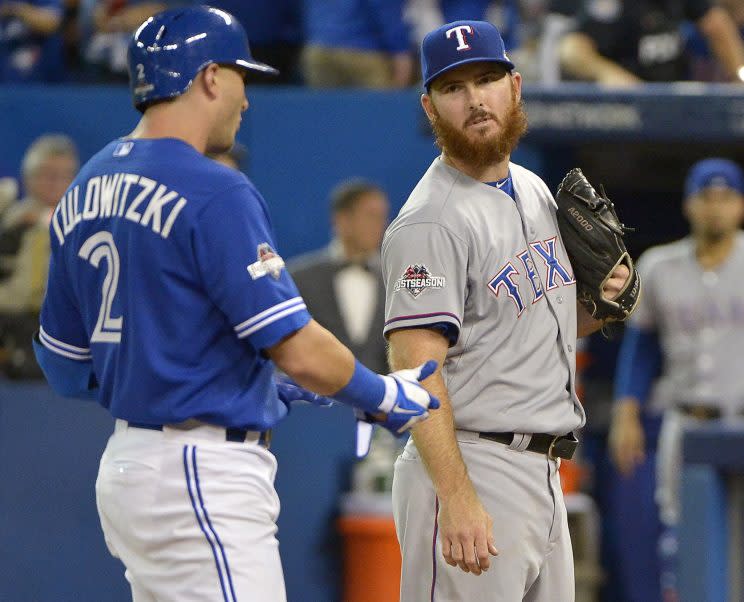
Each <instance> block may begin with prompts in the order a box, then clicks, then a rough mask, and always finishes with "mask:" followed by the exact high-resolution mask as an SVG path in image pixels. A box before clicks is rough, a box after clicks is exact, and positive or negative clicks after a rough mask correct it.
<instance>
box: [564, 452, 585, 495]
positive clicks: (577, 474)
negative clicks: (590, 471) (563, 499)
mask: <svg viewBox="0 0 744 602" xmlns="http://www.w3.org/2000/svg"><path fill="white" fill-rule="evenodd" d="M585 474H586V469H585V468H584V467H583V466H581V464H579V463H578V462H575V461H574V460H561V467H560V469H559V470H558V475H559V476H560V477H561V489H563V493H577V492H578V491H579V490H580V489H581V483H582V481H583V480H584V476H585Z"/></svg>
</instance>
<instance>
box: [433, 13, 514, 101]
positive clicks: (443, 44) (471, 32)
mask: <svg viewBox="0 0 744 602" xmlns="http://www.w3.org/2000/svg"><path fill="white" fill-rule="evenodd" d="M477 61H490V62H494V63H500V64H501V65H504V67H506V68H507V69H508V70H509V71H511V70H512V69H514V63H512V62H511V60H509V57H508V56H507V54H506V50H505V48H504V40H502V39H501V34H500V33H499V30H498V29H496V27H494V26H493V25H492V24H491V23H487V22H486V21H454V22H452V23H447V24H446V25H442V26H441V27H440V28H439V29H435V30H434V31H430V32H429V33H427V34H426V37H424V41H423V42H421V73H422V77H423V80H424V87H425V88H426V89H427V90H428V89H429V84H431V82H432V80H433V79H434V78H436V77H439V76H440V75H442V73H445V72H446V71H449V70H450V69H453V68H455V67H459V66H460V65H464V64H465V63H475V62H477Z"/></svg>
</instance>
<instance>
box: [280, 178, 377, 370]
mask: <svg viewBox="0 0 744 602" xmlns="http://www.w3.org/2000/svg"><path fill="white" fill-rule="evenodd" d="M389 212H390V204H389V202H388V199H387V196H386V195H385V193H384V191H383V190H382V189H381V188H379V187H378V186H376V185H375V184H372V183H371V182H368V181H366V180H360V179H354V180H345V181H343V182H341V183H340V184H338V186H336V187H335V188H334V189H333V191H332V192H331V213H332V216H333V231H334V238H333V240H332V241H331V243H330V244H329V245H328V246H327V247H325V248H323V249H320V250H319V251H315V252H312V253H308V254H307V255H303V256H301V257H299V258H297V259H296V260H295V261H294V262H292V263H291V264H290V265H289V270H290V273H291V274H292V277H293V278H294V281H295V283H296V284H297V287H298V288H299V289H300V293H301V294H302V297H303V298H304V299H305V303H306V304H307V306H308V308H309V310H310V311H311V312H312V315H313V316H314V318H315V319H316V320H317V321H318V322H319V323H320V324H322V325H323V326H324V327H325V328H327V329H328V330H330V331H331V332H332V333H334V334H335V335H336V336H337V337H338V338H339V340H341V341H342V342H343V343H344V344H345V345H347V346H348V347H349V349H351V350H352V351H353V352H354V354H355V355H356V356H357V357H358V358H359V360H360V361H361V362H363V363H364V364H366V365H367V366H369V367H370V368H371V369H373V370H378V371H383V372H385V371H386V369H387V359H386V357H385V340H384V339H383V337H382V329H383V323H384V307H385V305H384V304H385V289H384V286H383V283H382V276H381V270H380V256H379V253H380V243H381V241H382V236H383V234H384V232H385V228H386V226H387V224H388V216H389Z"/></svg>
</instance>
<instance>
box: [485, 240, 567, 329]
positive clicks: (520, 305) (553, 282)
mask: <svg viewBox="0 0 744 602" xmlns="http://www.w3.org/2000/svg"><path fill="white" fill-rule="evenodd" d="M556 244H557V237H555V236H554V237H553V238H549V239H547V240H539V241H535V242H531V243H530V244H529V249H525V250H524V251H522V252H521V253H519V254H518V255H517V257H516V258H517V260H518V261H514V262H512V261H509V262H507V263H506V265H504V266H503V267H501V269H500V270H499V271H498V273H497V274H496V276H494V277H493V278H492V279H491V280H490V282H489V283H488V288H489V289H491V291H492V292H493V293H494V294H495V295H496V296H497V297H498V296H499V294H500V293H501V292H505V293H506V295H508V297H509V298H510V299H511V300H512V301H513V303H514V306H515V308H516V311H517V317H520V316H521V315H522V312H523V311H524V310H525V307H526V304H525V301H524V297H523V295H522V291H521V289H520V286H519V281H518V280H517V278H518V277H519V276H520V275H521V274H522V272H520V271H519V269H517V268H516V267H514V264H516V265H518V266H520V267H523V268H524V274H525V276H526V277H527V280H528V281H529V284H530V289H531V291H532V303H533V304H535V303H537V302H538V301H539V300H540V299H542V298H543V297H544V296H545V291H544V290H543V281H541V280H540V277H539V275H538V273H537V269H536V267H535V263H534V261H533V257H536V256H537V257H539V258H540V259H542V263H543V264H544V265H545V268H546V274H545V280H544V282H545V285H546V286H547V290H553V289H554V288H556V287H558V286H559V284H558V281H560V283H561V284H562V285H563V286H568V285H571V284H576V280H575V278H574V277H573V275H571V273H570V272H569V271H568V269H567V268H566V267H565V266H564V265H563V264H562V263H561V261H560V259H558V257H557V255H556ZM530 250H531V251H532V252H530Z"/></svg>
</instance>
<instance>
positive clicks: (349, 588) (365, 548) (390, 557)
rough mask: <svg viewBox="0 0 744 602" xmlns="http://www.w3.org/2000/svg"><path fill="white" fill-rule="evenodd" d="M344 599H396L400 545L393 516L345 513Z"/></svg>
mask: <svg viewBox="0 0 744 602" xmlns="http://www.w3.org/2000/svg"><path fill="white" fill-rule="evenodd" d="M338 530H339V532H340V533H341V535H342V536H343V540H344V593H343V600H344V602H398V600H399V599H400V565H401V560H400V548H399V547H398V538H397V537H396V535H395V523H394V522H393V519H392V517H390V518H388V517H380V516H344V517H342V518H340V519H339V520H338Z"/></svg>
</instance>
